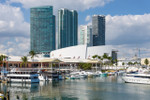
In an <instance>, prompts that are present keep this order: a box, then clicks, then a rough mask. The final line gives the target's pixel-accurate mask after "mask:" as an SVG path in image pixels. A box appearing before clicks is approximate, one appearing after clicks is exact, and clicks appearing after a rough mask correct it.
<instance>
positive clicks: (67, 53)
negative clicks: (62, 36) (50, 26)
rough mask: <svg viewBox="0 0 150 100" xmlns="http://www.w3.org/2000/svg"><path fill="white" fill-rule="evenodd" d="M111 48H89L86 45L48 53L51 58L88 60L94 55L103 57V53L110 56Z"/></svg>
mask: <svg viewBox="0 0 150 100" xmlns="http://www.w3.org/2000/svg"><path fill="white" fill-rule="evenodd" d="M113 49H114V47H113V46H111V45H107V46H91V47H88V46H87V45H77V46H71V47H66V48H61V49H57V50H54V51H52V52H51V53H50V57H51V58H59V59H60V58H71V59H88V58H91V59H92V56H94V55H99V56H103V55H104V53H107V54H108V55H109V56H111V53H112V50H113Z"/></svg>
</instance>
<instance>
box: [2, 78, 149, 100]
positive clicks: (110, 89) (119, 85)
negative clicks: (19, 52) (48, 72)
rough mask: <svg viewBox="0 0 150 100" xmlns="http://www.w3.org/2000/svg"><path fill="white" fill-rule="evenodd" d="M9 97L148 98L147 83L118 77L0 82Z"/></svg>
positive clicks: (72, 99) (53, 99)
mask: <svg viewBox="0 0 150 100" xmlns="http://www.w3.org/2000/svg"><path fill="white" fill-rule="evenodd" d="M0 89H1V91H3V92H4V93H5V92H6V91H10V100H17V98H19V100H150V85H143V84H130V83H124V82H123V81H122V79H121V77H115V76H111V77H97V78H93V79H85V80H84V79H82V80H65V81H59V82H53V83H52V82H49V83H45V82H40V83H39V84H15V83H11V84H8V85H6V84H1V88H0Z"/></svg>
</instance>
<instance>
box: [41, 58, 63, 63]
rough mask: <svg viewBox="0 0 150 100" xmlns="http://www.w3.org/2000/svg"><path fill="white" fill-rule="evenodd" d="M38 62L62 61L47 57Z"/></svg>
mask: <svg viewBox="0 0 150 100" xmlns="http://www.w3.org/2000/svg"><path fill="white" fill-rule="evenodd" d="M39 62H49V63H60V62H62V61H61V60H59V59H57V58H48V59H42V60H41V61H39Z"/></svg>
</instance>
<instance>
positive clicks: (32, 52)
mask: <svg viewBox="0 0 150 100" xmlns="http://www.w3.org/2000/svg"><path fill="white" fill-rule="evenodd" d="M29 55H30V56H31V59H32V60H33V62H34V57H35V56H36V53H35V51H33V50H31V51H30V52H29Z"/></svg>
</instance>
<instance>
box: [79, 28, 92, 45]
mask: <svg viewBox="0 0 150 100" xmlns="http://www.w3.org/2000/svg"><path fill="white" fill-rule="evenodd" d="M78 34H79V39H78V41H79V42H78V44H80V45H87V46H93V35H92V26H87V25H81V26H80V29H79V33H78Z"/></svg>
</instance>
